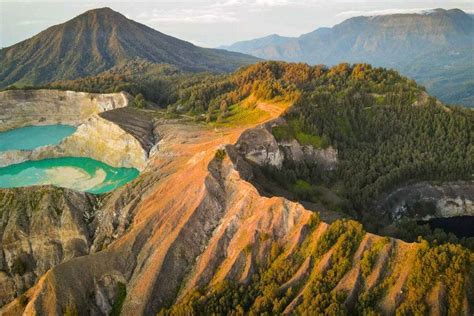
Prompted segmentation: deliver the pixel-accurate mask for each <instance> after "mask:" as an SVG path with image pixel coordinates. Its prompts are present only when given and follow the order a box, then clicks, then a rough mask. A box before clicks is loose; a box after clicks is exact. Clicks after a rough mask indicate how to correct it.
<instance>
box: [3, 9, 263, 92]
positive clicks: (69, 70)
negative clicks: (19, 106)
mask: <svg viewBox="0 0 474 316" xmlns="http://www.w3.org/2000/svg"><path fill="white" fill-rule="evenodd" d="M137 58H138V59H142V60H146V61H148V62H152V63H167V64H171V65H174V66H177V67H178V68H180V69H182V70H186V71H211V72H227V71H233V70H235V69H237V68H238V67H240V66H242V65H246V64H249V63H253V62H255V61H257V59H256V58H254V57H251V56H247V55H243V54H239V53H234V52H227V51H220V50H213V49H207V48H201V47H197V46H194V45H193V44H191V43H189V42H186V41H183V40H180V39H177V38H174V37H171V36H168V35H166V34H163V33H161V32H158V31H157V30H154V29H152V28H150V27H148V26H146V25H143V24H140V23H138V22H135V21H133V20H130V19H128V18H127V17H125V16H124V15H123V14H121V13H119V12H117V11H114V10H112V9H111V8H108V7H104V8H98V9H93V10H89V11H86V12H84V13H82V14H81V15H78V16H76V17H75V18H73V19H72V20H69V21H67V22H65V23H62V24H59V25H56V26H53V27H50V28H48V29H46V30H45V31H43V32H41V33H39V34H37V35H36V36H34V37H32V38H30V39H28V40H25V41H23V42H21V43H18V44H15V45H13V46H11V47H7V48H4V49H2V50H0V87H2V86H3V87H4V86H8V85H12V84H15V85H19V86H21V85H32V84H33V85H37V84H44V83H47V82H51V81H56V80H67V79H76V78H80V77H84V76H90V75H95V74H97V73H99V72H102V71H106V70H108V69H111V68H112V67H114V66H116V65H118V64H124V63H126V62H128V61H130V60H133V59H137Z"/></svg>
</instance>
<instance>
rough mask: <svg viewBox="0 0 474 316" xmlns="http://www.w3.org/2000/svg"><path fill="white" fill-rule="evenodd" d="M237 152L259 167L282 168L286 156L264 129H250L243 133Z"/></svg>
mask: <svg viewBox="0 0 474 316" xmlns="http://www.w3.org/2000/svg"><path fill="white" fill-rule="evenodd" d="M237 150H238V151H239V152H240V153H241V154H243V155H244V157H245V159H247V160H249V161H252V162H254V163H256V164H257V165H259V166H264V165H271V166H274V167H277V168H281V166H282V164H283V159H284V155H283V153H282V152H281V151H280V149H279V147H278V143H277V142H276V140H275V138H274V137H273V135H272V134H271V133H270V132H269V131H268V130H267V129H266V128H264V127H258V128H254V129H250V130H247V131H245V132H244V133H242V135H241V136H240V139H239V141H238V145H237Z"/></svg>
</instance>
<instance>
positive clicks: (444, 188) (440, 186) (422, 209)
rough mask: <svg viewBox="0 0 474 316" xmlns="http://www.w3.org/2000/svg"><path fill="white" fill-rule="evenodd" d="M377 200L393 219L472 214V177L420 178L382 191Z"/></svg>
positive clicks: (473, 204)
mask: <svg viewBox="0 0 474 316" xmlns="http://www.w3.org/2000/svg"><path fill="white" fill-rule="evenodd" d="M378 203H379V208H381V209H382V210H384V211H386V212H387V213H389V214H390V216H391V217H392V219H394V220H398V219H400V218H402V217H409V218H414V219H419V220H421V219H424V220H427V219H430V218H436V217H453V216H474V185H473V182H472V181H458V182H448V183H429V182H419V183H414V184H410V185H406V186H402V187H399V188H397V189H395V190H393V191H392V192H390V193H387V194H384V195H383V196H382V197H381V198H380V200H379V201H378Z"/></svg>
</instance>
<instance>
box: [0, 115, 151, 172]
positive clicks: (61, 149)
mask: <svg viewBox="0 0 474 316" xmlns="http://www.w3.org/2000/svg"><path fill="white" fill-rule="evenodd" d="M71 156H72V157H89V158H92V159H96V160H99V161H102V162H105V163H106V164H108V165H111V166H113V167H126V168H137V169H138V170H143V169H144V168H145V166H146V163H147V159H148V155H147V152H146V151H145V150H144V149H143V148H142V146H141V145H140V142H139V141H138V140H137V139H136V138H134V137H133V136H132V135H130V134H129V133H127V132H125V131H124V130H123V129H121V128H120V127H119V126H118V125H116V124H115V123H112V122H110V121H108V120H105V119H103V118H101V117H99V116H98V115H93V116H91V117H90V118H89V119H88V120H87V121H86V122H85V123H84V124H81V125H79V127H78V129H77V131H76V132H74V134H72V135H71V136H68V137H66V138H65V139H63V140H62V141H61V142H60V143H59V144H58V145H50V146H43V147H39V148H36V149H34V150H24V151H18V150H17V151H7V152H3V153H0V167H2V166H8V165H10V164H15V163H20V162H23V161H26V160H40V159H45V158H57V157H71Z"/></svg>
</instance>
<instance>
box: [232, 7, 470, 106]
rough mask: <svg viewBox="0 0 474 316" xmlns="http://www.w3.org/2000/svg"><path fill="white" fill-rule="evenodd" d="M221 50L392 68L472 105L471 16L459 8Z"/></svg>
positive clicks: (358, 20)
mask: <svg viewBox="0 0 474 316" xmlns="http://www.w3.org/2000/svg"><path fill="white" fill-rule="evenodd" d="M224 48H226V49H229V50H232V51H238V52H242V53H246V54H250V55H253V56H257V57H260V58H264V59H273V60H285V61H293V62H294V61H299V62H307V63H310V64H328V65H333V64H337V63H340V62H343V61H344V62H367V63H370V64H373V65H377V66H383V67H390V68H395V69H397V70H399V71H400V72H402V73H403V74H405V75H408V76H410V77H412V78H414V79H415V80H417V81H418V82H419V83H421V84H423V85H426V87H427V88H428V91H429V92H431V93H433V94H434V95H436V96H438V97H440V98H441V99H442V100H443V101H445V102H448V103H461V104H464V105H468V106H474V103H473V96H474V77H473V75H472V74H473V73H474V63H473V59H472V58H473V57H472V51H473V49H474V20H473V19H472V17H471V16H469V15H467V14H466V13H464V12H463V11H461V10H457V9H453V10H443V9H436V10H433V11H430V12H426V13H423V14H395V15H383V16H372V17H355V18H351V19H348V20H346V21H344V22H342V23H340V24H338V25H336V26H334V27H332V28H320V29H317V30H315V31H313V32H311V33H308V34H303V35H301V36H300V37H298V38H288V37H280V36H275V35H273V36H270V37H265V38H261V39H256V40H251V41H247V42H240V43H236V44H233V45H230V46H227V47H224Z"/></svg>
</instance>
